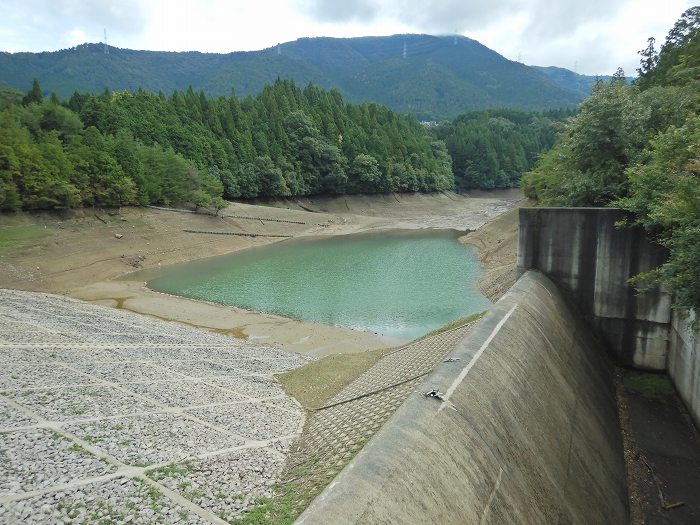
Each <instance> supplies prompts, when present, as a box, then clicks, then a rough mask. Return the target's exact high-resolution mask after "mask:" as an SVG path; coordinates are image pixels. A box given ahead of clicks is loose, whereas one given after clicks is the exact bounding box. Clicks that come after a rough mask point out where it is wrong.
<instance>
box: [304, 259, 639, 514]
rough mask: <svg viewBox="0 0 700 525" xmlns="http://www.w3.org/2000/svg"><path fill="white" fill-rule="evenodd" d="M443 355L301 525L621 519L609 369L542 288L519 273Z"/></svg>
mask: <svg viewBox="0 0 700 525" xmlns="http://www.w3.org/2000/svg"><path fill="white" fill-rule="evenodd" d="M451 357H453V358H455V360H452V361H451V362H445V363H442V364H441V365H440V366H439V367H438V368H437V369H436V370H435V372H434V373H433V375H432V376H431V377H430V378H429V379H428V380H427V381H426V382H425V383H424V384H423V385H422V386H421V388H420V389H419V390H420V391H419V392H414V393H413V394H411V396H410V397H409V398H408V400H407V401H406V403H405V404H404V405H403V406H402V407H401V408H400V409H399V410H398V411H397V412H396V414H395V415H394V416H393V417H392V418H391V419H390V420H389V421H388V422H387V424H386V425H385V426H384V427H383V428H382V429H381V430H380V431H379V433H378V434H377V435H376V436H375V437H374V438H373V439H372V440H371V441H370V442H369V443H368V445H367V446H365V448H364V449H363V450H362V451H361V452H360V453H359V454H358V456H357V457H356V458H355V459H354V460H353V461H352V462H351V463H350V464H349V465H348V466H347V467H346V468H345V469H344V470H343V472H341V473H340V475H339V476H338V477H337V478H336V479H335V481H334V482H333V483H332V484H331V485H329V486H328V487H327V488H326V490H325V491H324V492H323V493H322V494H321V495H320V496H319V497H318V498H317V499H316V500H315V501H314V503H312V505H311V506H310V507H309V508H308V509H307V511H306V512H305V513H304V514H303V515H302V516H301V517H300V518H299V520H298V523H304V524H324V525H325V524H328V523H334V524H343V523H363V524H367V523H370V524H371V523H411V524H419V523H431V524H432V523H441V524H450V523H455V524H472V523H494V524H495V523H498V524H502V523H533V524H535V523H536V524H546V523H586V524H588V523H626V522H628V518H629V516H628V508H627V493H626V478H625V466H624V461H623V453H622V445H621V439H620V431H619V425H618V418H617V408H616V403H615V393H614V388H613V381H612V370H611V364H610V363H609V361H608V358H607V357H606V355H605V353H604V352H601V351H600V343H599V342H598V341H597V340H596V339H595V338H594V337H593V336H592V335H591V333H590V330H589V329H588V327H587V326H586V325H585V323H584V322H583V321H581V320H580V318H579V317H578V316H577V315H576V314H575V313H573V312H572V311H571V310H570V308H569V306H568V304H567V303H566V301H565V300H564V298H563V297H562V295H561V293H560V292H559V291H558V289H557V288H556V286H555V285H554V284H553V283H552V282H551V281H550V280H549V279H547V278H546V277H545V276H543V275H542V274H540V273H537V272H527V273H526V274H525V275H523V276H522V277H521V278H520V280H519V281H518V283H517V284H516V285H515V286H514V287H513V288H512V289H511V290H510V291H509V292H508V293H507V294H506V295H505V296H504V297H503V298H502V299H501V300H500V301H498V303H496V304H495V305H494V306H493V307H492V309H491V310H490V311H489V313H488V314H487V315H486V316H485V317H484V318H483V319H482V320H481V321H480V323H479V325H478V326H477V327H476V328H475V329H474V331H473V332H472V333H471V334H470V335H469V336H467V337H466V338H465V339H464V340H463V341H462V342H461V343H460V344H459V345H458V346H457V349H456V350H455V352H454V353H453V354H451ZM431 389H437V390H439V391H440V392H441V393H442V395H441V398H442V399H438V398H435V397H426V396H424V395H423V394H422V392H426V391H428V390H431Z"/></svg>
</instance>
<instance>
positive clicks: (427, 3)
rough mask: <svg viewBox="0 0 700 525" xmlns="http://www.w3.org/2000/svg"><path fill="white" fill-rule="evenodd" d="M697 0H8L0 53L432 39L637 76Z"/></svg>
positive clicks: (0, 3)
mask: <svg viewBox="0 0 700 525" xmlns="http://www.w3.org/2000/svg"><path fill="white" fill-rule="evenodd" d="M693 3H694V2H693V1H692V0H690V1H689V0H658V1H650V0H554V1H552V0H354V1H353V0H278V1H273V0H228V1H227V0H197V1H196V2H193V1H190V2H181V1H178V0H92V1H90V0H82V1H80V0H0V13H2V14H3V15H2V17H0V51H9V52H17V51H35V52H36V51H55V50H58V49H65V48H69V47H73V46H75V45H78V44H82V43H85V42H102V41H103V40H104V37H103V34H104V33H103V31H104V29H106V30H107V41H108V43H109V45H112V46H116V47H122V48H130V49H149V50H157V51H204V52H217V53H228V52H231V51H249V50H257V49H264V48H268V47H271V46H274V45H276V44H278V43H284V42H288V41H290V40H295V39H297V38H301V37H314V36H330V37H353V36H369V35H393V34H400V33H427V34H436V35H445V34H449V35H453V34H459V35H464V36H467V37H469V38H473V39H475V40H478V41H479V42H481V43H482V44H484V45H486V46H487V47H489V48H491V49H493V50H495V51H497V52H499V53H500V54H502V55H503V56H505V57H506V58H509V59H511V60H519V61H521V62H523V63H525V64H530V65H539V66H559V67H565V68H567V69H571V70H574V71H576V72H578V73H583V74H589V75H598V74H599V75H606V74H612V73H614V72H615V70H616V69H617V68H618V67H622V68H623V69H624V70H625V73H626V74H627V75H629V76H634V75H635V70H636V68H637V67H638V66H639V57H638V55H637V51H639V50H640V49H643V48H645V47H646V42H647V38H648V37H650V36H653V37H655V38H656V39H657V42H659V43H663V41H664V39H665V36H666V34H667V33H668V31H669V29H671V27H672V26H673V24H674V22H675V21H676V20H677V19H678V18H679V17H680V15H681V13H683V11H685V10H686V9H688V8H689V7H691V6H692V5H693Z"/></svg>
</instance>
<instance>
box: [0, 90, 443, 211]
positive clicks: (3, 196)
mask: <svg viewBox="0 0 700 525" xmlns="http://www.w3.org/2000/svg"><path fill="white" fill-rule="evenodd" d="M453 186H454V180H453V177H452V171H451V160H450V157H449V155H448V153H447V151H446V149H445V146H444V144H443V143H442V142H441V141H439V140H437V139H436V138H435V137H434V136H433V135H431V134H430V133H429V132H427V131H426V130H425V129H424V128H423V127H422V126H421V125H420V124H419V123H418V121H417V120H416V119H415V118H412V117H408V116H402V115H398V114H396V113H394V112H392V111H390V110H388V109H387V108H384V107H382V106H379V105H377V104H363V105H351V104H346V103H345V102H344V101H343V99H342V97H341V96H340V93H339V92H338V91H335V90H333V91H326V90H323V89H320V88H318V87H315V86H312V85H309V86H308V87H307V88H305V89H304V90H301V89H299V88H298V87H296V86H295V85H294V83H293V82H291V81H286V80H278V81H277V82H275V84H274V85H271V86H267V87H266V88H265V89H264V90H263V91H262V93H260V94H259V95H258V96H256V97H247V98H245V99H243V100H239V99H238V98H237V97H236V96H235V95H231V96H230V97H219V98H217V99H213V98H209V97H206V96H205V95H204V93H202V92H200V93H195V92H194V91H193V90H192V89H191V88H190V89H188V90H187V91H184V92H182V91H175V92H173V93H172V95H170V96H167V97H166V96H165V95H163V94H162V93H159V94H151V93H147V92H145V91H142V90H139V91H138V92H136V93H130V92H118V93H110V92H108V91H105V92H104V93H102V94H99V95H90V94H81V93H75V94H73V96H72V97H71V98H70V100H68V101H66V102H64V103H62V102H61V101H59V100H58V98H57V97H55V96H52V97H51V98H50V99H49V100H44V98H43V96H42V92H41V88H40V86H39V84H38V82H35V83H34V85H33V86H32V88H31V89H30V90H29V92H28V93H27V94H26V95H24V96H22V94H21V93H19V92H16V91H13V90H2V91H0V209H3V210H16V209H20V208H25V209H44V208H59V207H73V206H80V205H100V206H114V205H125V204H148V203H158V204H173V203H190V204H193V205H195V206H215V207H219V206H222V205H223V201H222V200H221V197H224V198H227V199H231V198H237V197H243V198H249V197H258V196H264V197H277V196H296V195H310V194H317V193H355V192H362V193H376V192H390V191H440V190H445V189H451V188H453Z"/></svg>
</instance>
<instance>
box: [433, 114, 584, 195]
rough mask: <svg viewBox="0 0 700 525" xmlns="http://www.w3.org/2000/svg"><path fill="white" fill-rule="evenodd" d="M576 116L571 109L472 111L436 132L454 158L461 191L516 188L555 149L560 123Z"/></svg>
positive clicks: (454, 167)
mask: <svg viewBox="0 0 700 525" xmlns="http://www.w3.org/2000/svg"><path fill="white" fill-rule="evenodd" d="M573 114H574V110H570V109H562V110H554V111H549V112H546V113H532V112H523V111H517V110H511V109H502V110H486V111H472V112H469V113H465V114H463V115H460V116H459V117H457V118H456V119H454V120H453V121H451V122H448V123H444V124H441V125H440V126H438V127H437V128H436V133H437V136H438V137H439V138H440V139H442V140H443V141H445V144H446V145H447V150H448V152H449V153H450V156H451V157H452V171H453V173H454V178H455V182H456V184H457V187H458V188H460V189H466V188H484V189H492V188H511V187H514V186H518V185H519V184H520V177H521V175H522V174H523V173H525V172H526V171H528V170H530V169H531V168H532V167H533V166H534V164H535V162H536V160H537V158H538V156H539V154H540V153H541V152H543V151H546V150H548V149H549V148H551V147H552V146H553V145H554V142H555V140H556V136H557V129H558V125H559V124H558V123H560V122H561V121H562V120H564V119H565V118H568V117H570V116H572V115H573Z"/></svg>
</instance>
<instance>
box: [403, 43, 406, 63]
mask: <svg viewBox="0 0 700 525" xmlns="http://www.w3.org/2000/svg"><path fill="white" fill-rule="evenodd" d="M403 59H404V60H406V41H405V40H404V43H403Z"/></svg>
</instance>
